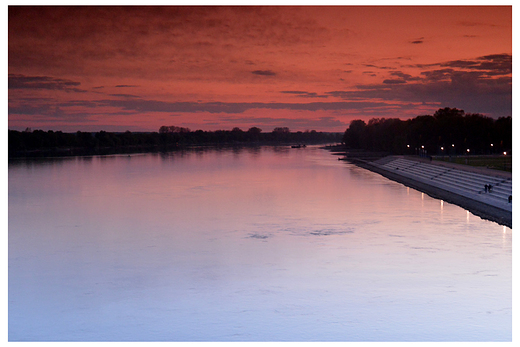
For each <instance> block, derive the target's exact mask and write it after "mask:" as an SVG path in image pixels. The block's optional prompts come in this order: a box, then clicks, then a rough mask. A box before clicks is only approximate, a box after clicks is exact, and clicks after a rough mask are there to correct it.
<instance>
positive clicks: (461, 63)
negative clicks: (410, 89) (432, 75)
mask: <svg viewBox="0 0 520 347" xmlns="http://www.w3.org/2000/svg"><path fill="white" fill-rule="evenodd" d="M416 66H417V67H419V68H431V67H435V66H439V67H448V68H456V69H464V70H477V71H483V72H486V74H487V75H490V76H498V75H509V74H511V73H512V69H513V57H512V56H511V55H510V54H491V55H486V56H482V57H478V58H476V59H472V60H469V59H468V60H452V61H448V62H443V63H437V64H429V65H416Z"/></svg>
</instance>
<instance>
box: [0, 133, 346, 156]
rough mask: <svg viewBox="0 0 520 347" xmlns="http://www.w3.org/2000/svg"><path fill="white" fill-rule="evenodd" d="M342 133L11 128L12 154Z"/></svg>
mask: <svg viewBox="0 0 520 347" xmlns="http://www.w3.org/2000/svg"><path fill="white" fill-rule="evenodd" d="M341 137H342V134H341V133H327V132H317V131H315V130H311V131H304V132H302V131H297V132H291V131H290V130H289V128H287V127H283V128H275V129H274V130H273V131H272V132H265V133H264V132H262V129H260V128H258V127H251V128H250V129H249V130H247V131H243V130H241V129H240V128H238V127H235V128H233V129H232V130H217V131H203V130H196V131H191V130H190V129H188V128H182V127H177V126H161V127H160V128H159V131H158V132H135V133H134V132H130V131H126V132H106V131H99V132H95V133H91V132H81V131H78V132H76V133H64V132H61V131H52V130H49V131H43V130H34V131H31V130H30V129H29V128H28V129H26V130H25V131H16V130H9V139H8V141H9V157H23V156H55V155H87V154H112V153H130V152H138V151H167V150H175V149H179V148H184V147H186V146H193V145H208V146H221V145H263V144H268V145H283V144H292V143H302V144H320V143H336V142H340V141H341Z"/></svg>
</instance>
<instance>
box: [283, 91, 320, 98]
mask: <svg viewBox="0 0 520 347" xmlns="http://www.w3.org/2000/svg"><path fill="white" fill-rule="evenodd" d="M280 93H284V94H294V95H296V96H298V97H301V98H328V97H329V96H328V95H322V94H318V93H314V92H304V91H298V90H284V91H281V92H280Z"/></svg>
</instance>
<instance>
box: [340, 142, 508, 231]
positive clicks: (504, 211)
mask: <svg viewBox="0 0 520 347" xmlns="http://www.w3.org/2000/svg"><path fill="white" fill-rule="evenodd" d="M344 153H345V152H344ZM396 158H397V157H392V156H385V155H384V154H382V153H380V154H379V155H377V154H376V153H370V154H367V153H361V152H352V153H347V156H346V157H345V158H340V159H344V160H347V161H349V162H351V163H353V164H355V165H357V166H359V167H362V168H364V169H367V170H370V171H372V172H376V173H378V174H380V175H382V176H384V177H386V178H388V179H391V180H393V181H396V182H399V183H401V184H403V185H405V186H407V187H410V188H413V189H417V190H419V191H421V192H423V193H425V194H427V195H429V196H431V197H433V198H436V199H440V200H444V201H446V202H449V203H452V204H455V205H458V206H460V207H462V208H464V209H467V210H468V211H470V212H471V213H473V214H475V215H477V216H479V217H481V218H483V219H486V220H490V221H493V222H496V223H498V224H500V225H505V226H507V227H509V228H512V225H513V218H512V204H507V203H505V202H500V201H498V202H497V201H495V200H494V199H491V198H488V197H487V196H486V195H485V194H481V193H480V192H478V193H472V192H469V191H464V190H463V189H461V188H460V187H456V186H455V185H454V184H446V183H443V184H436V183H434V181H431V180H425V179H423V178H421V177H420V176H416V177H414V176H413V175H411V174H410V173H406V172H405V171H403V170H398V169H396V170H392V169H390V168H389V167H388V166H385V163H388V162H391V161H393V160H396ZM399 158H406V159H407V160H412V161H417V162H420V163H423V164H425V165H434V166H436V167H437V168H445V169H446V170H449V171H452V170H456V171H462V172H467V173H468V175H469V173H475V174H480V175H487V176H489V177H494V178H496V179H498V180H509V181H511V180H512V175H511V173H508V172H502V171H497V170H491V169H486V168H475V167H469V166H466V165H460V164H454V163H446V162H435V161H434V162H430V160H426V159H424V158H419V157H415V156H400V157H399ZM433 168H434V167H432V169H433Z"/></svg>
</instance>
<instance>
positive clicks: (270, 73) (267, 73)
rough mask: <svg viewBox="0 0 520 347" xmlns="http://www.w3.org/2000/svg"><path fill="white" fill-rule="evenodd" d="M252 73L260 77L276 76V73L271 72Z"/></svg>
mask: <svg viewBox="0 0 520 347" xmlns="http://www.w3.org/2000/svg"><path fill="white" fill-rule="evenodd" d="M251 73H253V74H255V75H260V76H275V75H276V72H274V71H271V70H255V71H251Z"/></svg>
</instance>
